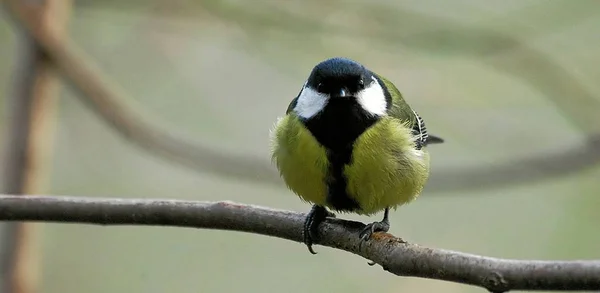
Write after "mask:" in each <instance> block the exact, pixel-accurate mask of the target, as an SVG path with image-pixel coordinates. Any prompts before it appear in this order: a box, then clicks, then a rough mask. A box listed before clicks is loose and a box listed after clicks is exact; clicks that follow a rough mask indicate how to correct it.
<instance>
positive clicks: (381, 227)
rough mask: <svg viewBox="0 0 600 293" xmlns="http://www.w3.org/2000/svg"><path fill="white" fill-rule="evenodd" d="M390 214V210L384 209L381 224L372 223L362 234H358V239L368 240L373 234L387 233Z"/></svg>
mask: <svg viewBox="0 0 600 293" xmlns="http://www.w3.org/2000/svg"><path fill="white" fill-rule="evenodd" d="M389 214H390V208H385V212H383V220H381V222H373V223H371V224H368V225H367V226H366V227H365V228H364V229H363V230H362V232H360V239H362V240H365V241H366V240H369V239H370V238H371V236H372V235H373V233H375V232H387V231H388V230H390V220H389V219H388V217H389Z"/></svg>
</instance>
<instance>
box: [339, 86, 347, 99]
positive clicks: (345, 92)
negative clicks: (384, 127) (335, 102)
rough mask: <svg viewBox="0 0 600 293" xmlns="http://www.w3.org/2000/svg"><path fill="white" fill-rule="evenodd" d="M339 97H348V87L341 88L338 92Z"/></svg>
mask: <svg viewBox="0 0 600 293" xmlns="http://www.w3.org/2000/svg"><path fill="white" fill-rule="evenodd" d="M337 96H338V97H340V98H346V97H348V91H347V90H346V89H343V88H342V89H340V91H339V92H338V94H337Z"/></svg>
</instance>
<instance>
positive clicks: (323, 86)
mask: <svg viewBox="0 0 600 293" xmlns="http://www.w3.org/2000/svg"><path fill="white" fill-rule="evenodd" d="M324 90H325V85H323V83H319V84H317V91H318V92H321V93H322V92H324Z"/></svg>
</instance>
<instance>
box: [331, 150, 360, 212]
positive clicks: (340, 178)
mask: <svg viewBox="0 0 600 293" xmlns="http://www.w3.org/2000/svg"><path fill="white" fill-rule="evenodd" d="M327 157H328V158H329V174H328V175H329V176H328V178H327V188H328V192H327V203H328V204H330V205H331V206H332V207H333V209H335V210H338V211H350V212H351V211H355V210H357V209H359V208H360V206H359V205H358V202H356V200H354V199H353V198H351V197H349V196H348V193H347V192H346V187H348V181H347V179H346V176H344V167H346V165H348V164H350V161H351V160H352V147H349V148H347V149H345V150H342V151H337V152H333V151H328V153H327Z"/></svg>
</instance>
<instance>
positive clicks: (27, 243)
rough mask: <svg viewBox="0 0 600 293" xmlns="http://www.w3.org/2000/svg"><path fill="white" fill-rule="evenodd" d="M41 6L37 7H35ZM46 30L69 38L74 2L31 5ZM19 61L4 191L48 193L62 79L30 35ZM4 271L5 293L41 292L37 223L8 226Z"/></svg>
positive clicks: (24, 39)
mask: <svg viewBox="0 0 600 293" xmlns="http://www.w3.org/2000/svg"><path fill="white" fill-rule="evenodd" d="M35 2H37V3H35ZM31 3H35V4H30V5H32V6H35V7H36V9H38V11H39V22H40V23H41V24H42V25H41V27H43V29H44V30H46V31H49V32H51V33H52V34H54V35H56V36H61V35H64V32H65V27H66V23H67V21H68V15H69V10H70V2H69V1H65V0H63V1H42V0H40V1H32V2H31ZM19 41H20V43H19V45H20V50H19V54H20V55H19V59H18V60H17V61H16V64H15V69H14V71H15V77H14V83H13V89H12V92H11V94H10V95H9V99H7V101H8V102H9V104H10V106H9V107H8V114H7V116H8V117H9V121H8V123H7V124H8V127H9V129H8V136H7V139H6V140H5V141H6V145H5V147H4V149H5V155H4V166H3V170H2V171H3V178H2V182H3V191H4V192H7V193H11V194H31V193H40V192H43V189H44V185H45V180H46V179H47V172H46V171H47V168H48V166H47V162H48V156H49V154H50V151H51V149H52V145H53V138H54V118H55V117H54V113H55V110H56V99H57V95H58V90H59V86H60V83H59V80H58V78H57V76H56V72H55V71H54V67H53V65H52V62H51V61H50V60H49V59H48V58H47V56H46V54H45V53H44V50H43V49H41V48H40V47H39V46H38V44H37V42H36V41H35V40H33V39H32V38H31V37H30V36H29V34H28V33H27V31H21V33H20V34H19ZM0 239H2V241H3V244H2V251H1V252H0V257H1V258H2V262H1V263H0V272H1V277H2V287H1V289H2V290H1V291H0V292H2V293H34V292H37V291H38V288H37V286H38V268H39V261H40V257H39V252H38V248H37V245H38V243H37V242H38V241H37V240H36V233H35V226H34V224H33V223H10V224H8V225H6V226H5V227H4V231H3V237H2V238H0Z"/></svg>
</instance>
